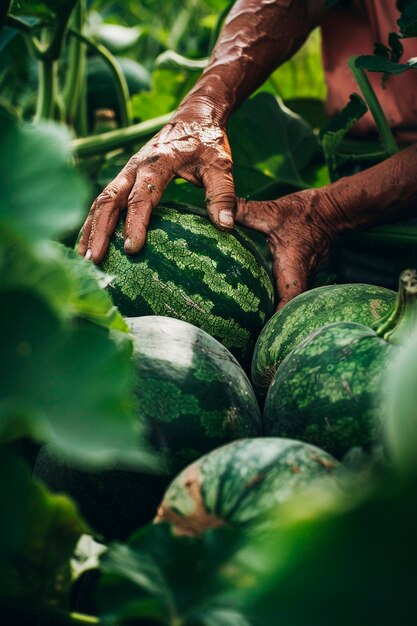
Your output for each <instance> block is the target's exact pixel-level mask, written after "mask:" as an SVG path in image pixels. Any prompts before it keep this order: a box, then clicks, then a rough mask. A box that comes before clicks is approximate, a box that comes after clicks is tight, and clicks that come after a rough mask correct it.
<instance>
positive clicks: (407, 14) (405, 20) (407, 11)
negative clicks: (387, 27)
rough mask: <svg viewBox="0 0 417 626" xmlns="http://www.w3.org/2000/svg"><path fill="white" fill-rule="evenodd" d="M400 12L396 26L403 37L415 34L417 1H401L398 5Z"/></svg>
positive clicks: (416, 30) (416, 32)
mask: <svg viewBox="0 0 417 626" xmlns="http://www.w3.org/2000/svg"><path fill="white" fill-rule="evenodd" d="M400 8H401V10H402V14H401V17H400V19H399V20H398V26H399V27H400V31H401V33H402V35H403V37H416V36H417V2H415V1H413V0H411V1H409V2H404V1H403V2H402V3H401V6H400Z"/></svg>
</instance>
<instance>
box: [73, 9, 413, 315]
mask: <svg viewBox="0 0 417 626" xmlns="http://www.w3.org/2000/svg"><path fill="white" fill-rule="evenodd" d="M324 4H325V0H237V2H236V3H235V5H234V6H233V8H232V10H231V12H230V13H229V16H228V18H227V21H226V23H225V25H224V27H223V29H222V32H221V34H220V37H219V39H218V42H217V44H216V46H215V48H214V50H213V53H212V56H211V58H210V61H209V64H208V66H207V68H206V70H205V71H204V72H203V74H202V76H201V77H200V79H199V80H198V82H197V83H196V85H195V87H194V88H193V89H192V90H191V91H190V93H189V94H188V95H187V96H186V98H185V99H184V100H183V102H182V103H181V105H180V107H179V108H178V110H177V111H176V113H175V114H174V116H173V117H172V119H171V120H170V122H169V123H168V124H167V125H166V126H165V127H164V128H163V129H162V130H161V131H160V132H159V133H157V135H155V137H153V138H152V139H151V140H150V141H149V142H148V143H147V144H146V145H145V146H144V147H143V148H142V149H141V150H140V151H139V152H138V153H137V154H135V155H134V156H133V157H132V158H131V159H130V160H129V162H128V163H127V165H126V166H125V167H124V168H123V169H122V171H121V172H120V174H119V175H118V176H117V177H116V178H115V179H114V180H113V181H112V182H111V183H110V184H109V185H108V186H107V187H106V188H105V189H104V191H103V192H102V193H101V194H100V195H99V196H98V198H97V199H96V200H95V201H94V203H93V205H92V207H91V209H90V213H89V215H88V217H87V220H86V222H85V224H84V227H83V233H82V237H81V240H80V244H79V252H80V254H82V255H84V256H85V257H86V258H87V259H92V260H93V261H95V262H100V261H101V260H102V259H103V257H104V255H105V253H106V251H107V247H108V243H109V240H110V237H111V235H112V234H113V231H114V229H115V226H116V223H117V220H118V217H119V214H120V211H122V210H123V209H125V208H126V206H127V218H126V226H125V250H126V252H127V253H129V254H134V253H137V252H139V251H140V249H141V248H142V246H143V245H144V243H145V239H146V230H147V226H148V224H149V220H150V216H151V213H152V210H153V209H154V208H155V207H156V206H157V204H158V203H159V201H160V199H161V196H162V193H163V191H164V189H165V187H166V186H167V185H168V183H169V182H170V181H171V180H172V179H173V178H175V177H181V178H184V179H185V180H187V181H189V182H191V183H193V184H195V185H197V186H202V187H204V188H205V191H206V204H207V210H208V214H209V217H210V219H211V221H212V222H213V224H214V225H215V226H216V227H217V228H220V229H222V230H230V229H231V228H233V225H234V221H235V220H236V222H238V223H240V224H243V225H244V226H248V227H250V228H255V229H256V230H259V231H261V232H263V233H264V234H265V235H266V237H267V240H268V243H269V246H270V248H271V252H272V255H273V258H274V275H275V279H276V283H277V288H278V293H279V295H280V303H279V307H282V306H283V305H284V304H286V303H287V302H288V301H289V300H291V299H292V298H293V297H294V296H296V295H298V294H299V293H301V292H302V291H304V290H305V289H306V288H307V280H308V277H309V276H310V275H311V274H312V273H313V272H314V271H315V269H316V268H317V265H318V264H319V262H320V261H321V260H322V259H323V258H324V257H325V255H326V253H327V252H328V250H329V247H330V244H331V242H332V241H333V240H334V239H335V237H337V236H338V235H339V234H340V233H341V232H343V231H345V230H349V229H353V228H357V227H358V226H362V225H363V226H364V225H368V224H376V223H381V222H384V221H389V220H390V219H392V218H393V217H394V216H395V218H396V219H400V218H401V217H403V216H406V215H407V216H408V215H411V214H412V205H413V203H414V204H415V201H416V200H417V185H415V183H414V184H413V182H412V181H413V180H414V179H415V172H416V167H417V148H416V147H411V148H409V149H407V150H406V151H404V152H402V153H400V154H398V155H396V156H394V157H391V158H390V159H388V160H387V161H385V162H384V163H382V164H381V165H378V166H375V167H373V168H372V169H370V170H367V171H366V172H363V173H361V174H356V175H354V176H351V177H349V178H346V179H342V180H340V181H338V182H337V183H334V184H331V185H328V186H326V187H324V188H322V189H312V190H306V191H302V192H298V193H295V194H291V195H289V196H285V197H283V198H281V199H279V200H276V201H268V202H254V201H252V202H246V201H244V200H241V199H238V200H236V196H235V189H234V184H233V177H232V156H231V152H230V147H229V143H228V140H227V135H226V126H227V122H228V120H229V118H230V115H231V114H232V113H233V111H235V110H236V109H237V108H238V107H239V105H240V104H242V102H243V101H244V100H245V99H246V98H247V97H248V96H249V95H250V94H251V93H253V92H254V91H255V90H256V89H257V88H258V87H259V86H260V85H261V84H262V83H263V82H264V81H265V80H266V78H267V77H268V76H269V75H270V74H271V72H272V71H273V70H274V69H276V68H277V67H278V66H279V65H281V64H282V63H283V62H285V61H286V60H287V59H288V58H290V57H291V56H292V55H293V54H294V53H295V52H296V51H297V50H298V48H299V47H300V46H301V45H302V43H303V42H304V41H305V39H306V38H307V36H308V34H309V33H310V32H311V30H312V29H313V28H314V27H315V26H316V25H317V24H318V23H319V22H320V18H321V16H322V15H323V11H324Z"/></svg>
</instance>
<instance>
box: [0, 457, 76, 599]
mask: <svg viewBox="0 0 417 626" xmlns="http://www.w3.org/2000/svg"><path fill="white" fill-rule="evenodd" d="M0 498H1V502H2V503H3V505H2V511H1V513H0V598H2V599H3V600H6V601H7V602H8V603H13V602H15V603H16V608H20V606H21V604H23V605H26V606H29V607H30V608H32V609H35V608H36V607H42V606H43V607H46V606H54V607H56V606H62V605H65V604H67V602H68V596H69V588H70V558H71V556H72V553H73V551H74V549H75V546H76V543H77V541H78V539H79V537H80V536H81V534H82V533H83V532H85V530H86V527H85V524H84V523H83V521H82V520H81V519H80V518H79V516H78V513H77V511H76V508H75V505H74V504H73V503H72V502H71V501H70V500H69V499H68V498H66V497H65V496H63V495H52V494H50V493H48V492H47V490H46V489H45V488H44V487H43V486H41V485H39V484H36V483H34V482H32V481H31V479H30V475H29V471H28V469H27V468H26V466H25V465H24V463H23V462H22V461H21V459H19V458H18V457H17V456H15V455H13V454H12V453H11V452H10V451H9V450H8V449H7V448H5V447H3V448H1V449H0Z"/></svg>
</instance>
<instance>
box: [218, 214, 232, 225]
mask: <svg viewBox="0 0 417 626" xmlns="http://www.w3.org/2000/svg"><path fill="white" fill-rule="evenodd" d="M233 221H234V220H233V213H232V212H231V211H220V212H219V223H220V224H221V225H222V226H225V227H227V228H230V227H231V226H233Z"/></svg>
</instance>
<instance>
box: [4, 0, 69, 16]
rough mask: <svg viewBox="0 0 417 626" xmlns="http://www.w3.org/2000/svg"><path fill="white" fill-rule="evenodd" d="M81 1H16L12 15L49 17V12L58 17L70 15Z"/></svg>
mask: <svg viewBox="0 0 417 626" xmlns="http://www.w3.org/2000/svg"><path fill="white" fill-rule="evenodd" d="M78 2H79V0H25V1H23V0H14V2H13V4H12V9H11V11H12V13H14V14H15V15H34V16H47V15H48V10H49V11H52V12H53V13H54V14H55V15H57V16H58V17H59V16H61V15H68V14H69V13H70V12H71V11H72V9H73V8H74V7H75V5H76V4H78Z"/></svg>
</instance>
